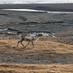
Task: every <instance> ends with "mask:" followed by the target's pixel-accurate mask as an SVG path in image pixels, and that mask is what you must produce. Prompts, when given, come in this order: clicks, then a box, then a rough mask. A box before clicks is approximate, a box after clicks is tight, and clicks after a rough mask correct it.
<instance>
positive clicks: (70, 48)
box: [0, 40, 73, 73]
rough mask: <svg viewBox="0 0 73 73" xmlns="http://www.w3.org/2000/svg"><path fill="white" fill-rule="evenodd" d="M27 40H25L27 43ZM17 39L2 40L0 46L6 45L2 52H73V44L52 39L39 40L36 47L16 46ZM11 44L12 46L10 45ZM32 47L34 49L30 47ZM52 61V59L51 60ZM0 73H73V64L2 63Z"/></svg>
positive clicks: (0, 49)
mask: <svg viewBox="0 0 73 73" xmlns="http://www.w3.org/2000/svg"><path fill="white" fill-rule="evenodd" d="M26 43H27V42H24V44H26ZM16 44H17V41H16V40H0V47H1V46H6V47H5V48H4V49H3V48H0V53H12V54H14V53H16V54H20V53H21V54H26V53H27V55H28V54H29V52H33V53H41V52H42V53H45V52H47V51H48V50H49V52H50V53H51V52H53V51H55V52H56V53H73V45H69V44H64V43H59V42H54V41H51V40H48V41H47V40H46V41H40V40H39V41H37V42H35V43H34V44H35V47H34V48H32V46H31V44H30V45H29V46H28V47H27V49H26V48H21V46H19V48H17V47H15V48H12V47H11V46H16ZM7 46H8V47H7ZM9 46H10V47H9ZM30 47H31V48H32V49H30ZM51 61H52V60H51ZM0 73H73V64H59V63H58V64H6V63H5V64H0Z"/></svg>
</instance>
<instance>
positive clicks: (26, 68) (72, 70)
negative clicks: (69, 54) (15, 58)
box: [0, 64, 73, 73]
mask: <svg viewBox="0 0 73 73" xmlns="http://www.w3.org/2000/svg"><path fill="white" fill-rule="evenodd" d="M0 73H73V65H72V64H69V65H61V64H49V65H44V64H40V65H39V64H0Z"/></svg>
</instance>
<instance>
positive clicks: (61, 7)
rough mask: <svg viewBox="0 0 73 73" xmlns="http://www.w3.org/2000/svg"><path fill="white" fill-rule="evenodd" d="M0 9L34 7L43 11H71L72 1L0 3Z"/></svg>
mask: <svg viewBox="0 0 73 73" xmlns="http://www.w3.org/2000/svg"><path fill="white" fill-rule="evenodd" d="M0 9H35V10H45V11H68V12H70V11H71V12H72V11H73V3H58V4H0Z"/></svg>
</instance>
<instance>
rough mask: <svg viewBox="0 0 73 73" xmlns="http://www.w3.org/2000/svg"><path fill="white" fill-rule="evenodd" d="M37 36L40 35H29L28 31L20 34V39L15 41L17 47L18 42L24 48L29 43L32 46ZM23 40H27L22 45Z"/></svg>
mask: <svg viewBox="0 0 73 73" xmlns="http://www.w3.org/2000/svg"><path fill="white" fill-rule="evenodd" d="M41 36H42V35H41ZM38 37H40V36H39V35H37V34H34V35H31V34H29V33H27V34H20V40H19V41H18V42H17V47H18V45H19V44H21V45H22V46H23V47H24V48H26V47H27V46H28V45H29V44H30V43H31V44H32V46H33V48H34V41H35V40H36V41H37V40H38V39H39V38H38ZM23 41H27V42H28V43H27V45H25V46H24V44H23Z"/></svg>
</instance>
